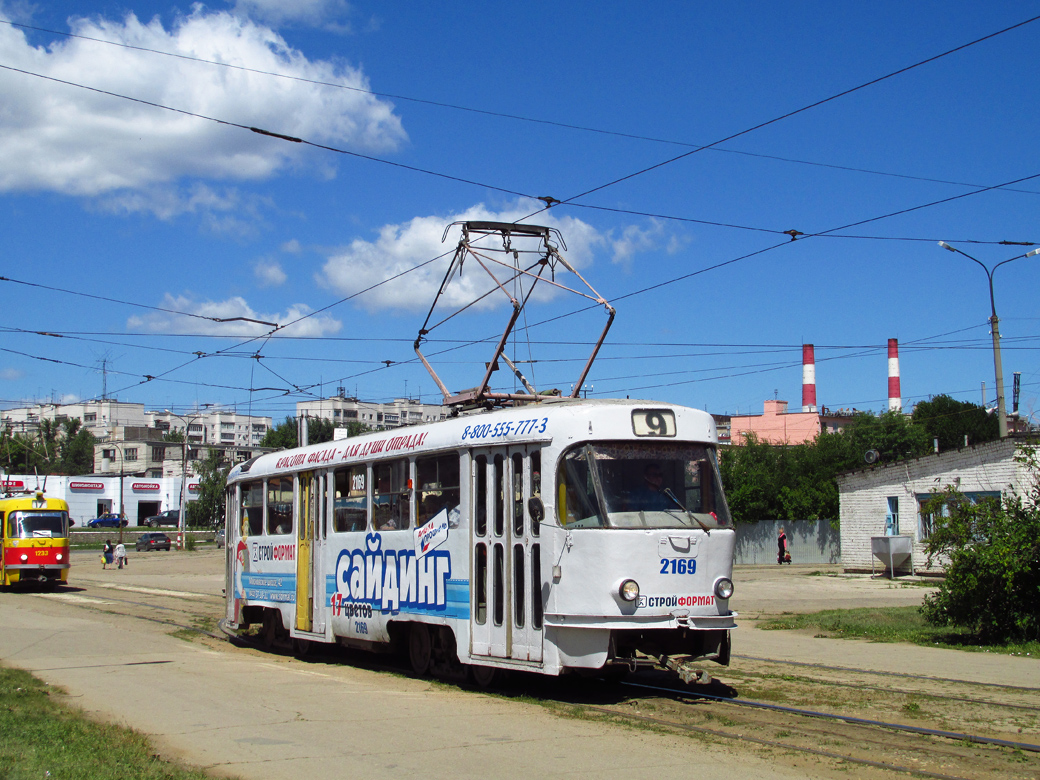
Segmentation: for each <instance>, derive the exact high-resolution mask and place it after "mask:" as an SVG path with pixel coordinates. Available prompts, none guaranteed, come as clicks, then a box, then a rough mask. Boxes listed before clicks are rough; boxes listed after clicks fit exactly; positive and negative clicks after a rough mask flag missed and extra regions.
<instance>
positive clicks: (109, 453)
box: [101, 449, 116, 460]
mask: <svg viewBox="0 0 1040 780" xmlns="http://www.w3.org/2000/svg"><path fill="white" fill-rule="evenodd" d="M101 457H102V458H108V459H109V460H115V459H116V451H115V450H114V449H113V450H101Z"/></svg>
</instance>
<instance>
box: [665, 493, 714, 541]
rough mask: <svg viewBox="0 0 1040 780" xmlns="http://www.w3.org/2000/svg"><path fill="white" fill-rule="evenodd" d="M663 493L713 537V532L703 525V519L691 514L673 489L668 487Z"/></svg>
mask: <svg viewBox="0 0 1040 780" xmlns="http://www.w3.org/2000/svg"><path fill="white" fill-rule="evenodd" d="M661 492H662V493H664V494H665V495H666V496H668V498H670V499H672V501H674V502H675V505H676V506H677V507H679V508H680V509H681V510H682V511H684V512H685V513H686V514H687V515H688V516H689V517H690V519H691V520H696V521H697V525H699V526H700V527H701V528H702V529H703V530H704V533H706V534H708V535H711V531H710V530H708V526H706V525H705V524H704V523H702V522H701V519H700V518H699V517H697V515H695V514H694V513H693V512H691V511H690V510H689V509H687V508H686V506H685V505H684V504H683V502H682V501H680V500H679V499H678V498H677V497H676V495H675V493H673V492H672V489H671V488H667V487H666V488H664V489H663V490H662V491H661Z"/></svg>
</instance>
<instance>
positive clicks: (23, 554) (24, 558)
mask: <svg viewBox="0 0 1040 780" xmlns="http://www.w3.org/2000/svg"><path fill="white" fill-rule="evenodd" d="M27 560H29V556H28V555H26V554H25V553H22V563H25V562H26V561H27Z"/></svg>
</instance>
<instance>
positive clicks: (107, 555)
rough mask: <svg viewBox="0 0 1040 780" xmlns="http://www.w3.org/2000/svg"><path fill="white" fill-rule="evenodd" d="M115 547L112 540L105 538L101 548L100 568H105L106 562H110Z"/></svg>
mask: <svg viewBox="0 0 1040 780" xmlns="http://www.w3.org/2000/svg"><path fill="white" fill-rule="evenodd" d="M115 549H116V548H115V547H113V546H112V540H111V539H106V540H105V546H104V547H103V548H102V550H101V568H102V569H107V568H108V564H110V563H112V554H113V553H114V552H115Z"/></svg>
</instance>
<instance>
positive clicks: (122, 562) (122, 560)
mask: <svg viewBox="0 0 1040 780" xmlns="http://www.w3.org/2000/svg"><path fill="white" fill-rule="evenodd" d="M116 564H117V565H118V566H119V568H120V569H122V568H123V567H124V566H126V547H124V546H123V543H122V542H120V543H119V544H117V545H116Z"/></svg>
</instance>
